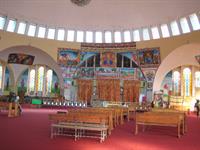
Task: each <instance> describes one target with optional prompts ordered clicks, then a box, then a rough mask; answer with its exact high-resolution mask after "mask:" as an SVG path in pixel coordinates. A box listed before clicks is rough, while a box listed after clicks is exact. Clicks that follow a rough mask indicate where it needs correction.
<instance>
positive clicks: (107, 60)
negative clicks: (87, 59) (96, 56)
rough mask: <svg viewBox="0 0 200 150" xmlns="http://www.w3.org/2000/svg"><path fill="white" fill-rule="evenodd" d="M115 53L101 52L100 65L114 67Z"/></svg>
mask: <svg viewBox="0 0 200 150" xmlns="http://www.w3.org/2000/svg"><path fill="white" fill-rule="evenodd" d="M115 57H116V55H115V53H113V52H102V53H101V67H116V58H115Z"/></svg>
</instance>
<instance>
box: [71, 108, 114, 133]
mask: <svg viewBox="0 0 200 150" xmlns="http://www.w3.org/2000/svg"><path fill="white" fill-rule="evenodd" d="M67 115H75V116H80V117H86V118H87V117H93V116H95V117H97V118H104V119H105V123H106V125H108V133H109V134H111V130H113V128H114V127H113V117H112V112H110V111H102V110H95V109H72V110H69V111H68V113H67Z"/></svg>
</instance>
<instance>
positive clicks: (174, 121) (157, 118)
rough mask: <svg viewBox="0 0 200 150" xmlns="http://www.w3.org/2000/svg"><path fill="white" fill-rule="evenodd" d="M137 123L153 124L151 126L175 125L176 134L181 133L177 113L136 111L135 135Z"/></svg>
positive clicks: (179, 119)
mask: <svg viewBox="0 0 200 150" xmlns="http://www.w3.org/2000/svg"><path fill="white" fill-rule="evenodd" d="M138 125H144V126H145V125H153V126H170V127H177V136H178V137H180V135H181V132H180V130H181V118H180V115H177V114H169V115H166V114H163V113H154V112H146V113H136V126H135V135H137V134H138Z"/></svg>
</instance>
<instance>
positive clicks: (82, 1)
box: [71, 0, 91, 7]
mask: <svg viewBox="0 0 200 150" xmlns="http://www.w3.org/2000/svg"><path fill="white" fill-rule="evenodd" d="M90 1H91V0H71V2H72V3H74V4H76V5H77V6H81V7H82V6H85V5H87V4H89V2H90Z"/></svg>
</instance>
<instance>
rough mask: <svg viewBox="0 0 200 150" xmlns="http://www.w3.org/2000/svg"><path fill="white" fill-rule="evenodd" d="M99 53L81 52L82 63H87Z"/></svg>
mask: <svg viewBox="0 0 200 150" xmlns="http://www.w3.org/2000/svg"><path fill="white" fill-rule="evenodd" d="M96 54H98V52H80V62H83V61H86V60H87V59H89V58H90V57H92V56H95V55H96Z"/></svg>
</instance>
